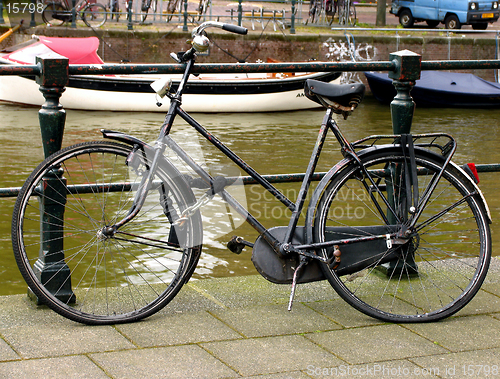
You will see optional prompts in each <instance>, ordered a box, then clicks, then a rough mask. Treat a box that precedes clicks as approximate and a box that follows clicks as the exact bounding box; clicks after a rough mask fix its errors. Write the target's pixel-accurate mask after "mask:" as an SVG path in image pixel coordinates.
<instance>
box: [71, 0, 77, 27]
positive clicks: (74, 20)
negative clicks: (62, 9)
mask: <svg viewBox="0 0 500 379" xmlns="http://www.w3.org/2000/svg"><path fill="white" fill-rule="evenodd" d="M71 27H72V28H75V29H76V0H73V1H72V8H71Z"/></svg>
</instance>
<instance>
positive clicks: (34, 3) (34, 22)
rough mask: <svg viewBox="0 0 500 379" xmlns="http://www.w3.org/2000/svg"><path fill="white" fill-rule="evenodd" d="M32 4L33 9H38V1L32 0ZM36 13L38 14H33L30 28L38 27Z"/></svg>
mask: <svg viewBox="0 0 500 379" xmlns="http://www.w3.org/2000/svg"><path fill="white" fill-rule="evenodd" d="M31 4H33V9H37V7H36V0H31ZM35 13H36V12H31V21H30V28H34V27H35V26H36V21H35Z"/></svg>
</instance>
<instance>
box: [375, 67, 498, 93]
mask: <svg viewBox="0 0 500 379" xmlns="http://www.w3.org/2000/svg"><path fill="white" fill-rule="evenodd" d="M369 74H370V75H372V76H374V77H376V78H378V79H380V80H387V81H390V82H392V79H390V78H389V75H388V74H387V73H375V72H370V73H369ZM415 87H422V88H426V89H431V90H435V91H446V92H458V93H467V94H478V95H498V94H500V84H499V83H494V82H489V81H487V80H484V79H481V78H479V77H477V76H475V75H473V74H464V73H457V72H445V71H422V72H421V74H420V79H419V80H417V81H416V83H415Z"/></svg>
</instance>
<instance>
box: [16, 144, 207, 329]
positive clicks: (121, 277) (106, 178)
mask: <svg viewBox="0 0 500 379" xmlns="http://www.w3.org/2000/svg"><path fill="white" fill-rule="evenodd" d="M131 150H132V148H131V147H130V146H127V145H121V144H117V143H113V142H108V141H104V142H89V143H83V144H79V145H75V146H71V147H68V148H66V149H63V150H61V151H60V152H58V153H56V154H54V155H53V156H51V157H49V158H47V159H46V160H45V161H44V162H42V163H41V164H40V165H39V166H38V168H37V169H36V170H35V171H33V173H32V174H31V176H30V177H29V178H28V180H27V181H26V183H25V185H24V186H23V188H22V190H21V192H20V194H19V196H18V199H17V202H16V205H15V207H14V214H13V224H12V242H13V247H14V254H15V258H16V262H17V264H18V266H19V269H20V271H21V274H22V275H23V277H24V279H25V280H26V282H27V284H28V286H29V287H30V288H31V290H32V291H33V293H34V294H35V295H36V296H38V298H39V301H40V302H42V303H44V304H46V305H48V306H49V307H50V308H52V309H53V310H54V311H56V312H58V313H60V314H61V315H63V316H65V317H67V318H69V319H72V320H74V321H78V322H82V323H86V324H115V323H123V322H130V321H136V320H139V319H141V318H144V317H147V316H149V315H151V314H153V313H155V312H157V311H158V310H160V309H161V308H162V307H164V306H165V305H166V304H167V303H168V302H170V301H171V300H172V299H173V298H174V296H175V295H176V294H177V292H178V291H179V290H180V288H181V287H182V285H183V284H184V283H185V282H187V280H188V279H189V277H190V276H191V274H192V272H193V271H194V269H195V266H196V263H197V261H198V258H199V255H200V253H201V238H202V227H201V216H200V214H199V212H197V213H194V214H193V215H192V216H191V217H188V218H187V219H186V220H185V221H184V222H183V223H181V224H180V225H179V226H175V227H174V226H173V222H175V220H176V219H178V218H179V215H181V213H182V211H183V210H185V209H186V207H188V205H190V204H193V203H194V202H195V199H194V195H193V193H192V191H191V189H190V188H189V187H188V185H187V184H186V182H185V181H184V180H183V179H182V178H181V177H180V174H179V173H178V171H177V170H175V169H174V168H173V167H172V166H170V165H169V166H165V165H166V164H165V165H162V166H161V167H159V168H158V172H157V176H156V177H155V178H154V181H153V188H152V189H151V190H150V192H149V194H148V197H147V199H146V202H145V204H144V206H143V207H142V209H141V211H140V213H139V214H138V215H137V216H136V217H135V218H134V219H133V220H131V221H130V222H129V223H128V224H126V225H124V226H123V227H122V228H120V229H119V230H118V231H117V232H116V233H109V230H108V229H106V228H107V227H108V226H110V225H113V224H114V223H116V222H117V221H118V220H121V219H122V218H123V217H125V216H126V215H127V213H128V210H129V209H130V208H131V205H132V202H133V199H134V196H135V194H136V192H137V191H138V190H139V188H140V182H141V179H142V177H143V174H144V172H145V171H146V170H147V166H146V165H149V163H150V162H149V161H148V160H147V158H144V157H142V156H141V157H139V156H138V155H135V156H134V159H132V160H130V162H129V165H128V166H127V164H126V159H127V157H129V154H130V153H131ZM141 155H142V154H141ZM145 164H146V165H145ZM41 204H44V205H45V208H44V209H45V211H44V212H43V213H42V212H41V207H40V205H41ZM63 204H64V205H65V206H64V211H63V212H62V211H61V205H63ZM41 227H42V229H43V232H41V231H40V228H41ZM41 233H42V234H41ZM42 237H43V238H44V239H45V241H44V242H41V240H42ZM41 252H43V254H42V257H40V254H41Z"/></svg>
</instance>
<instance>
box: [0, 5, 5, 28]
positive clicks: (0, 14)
mask: <svg viewBox="0 0 500 379" xmlns="http://www.w3.org/2000/svg"><path fill="white" fill-rule="evenodd" d="M0 24H5V20H4V18H3V0H0Z"/></svg>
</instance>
